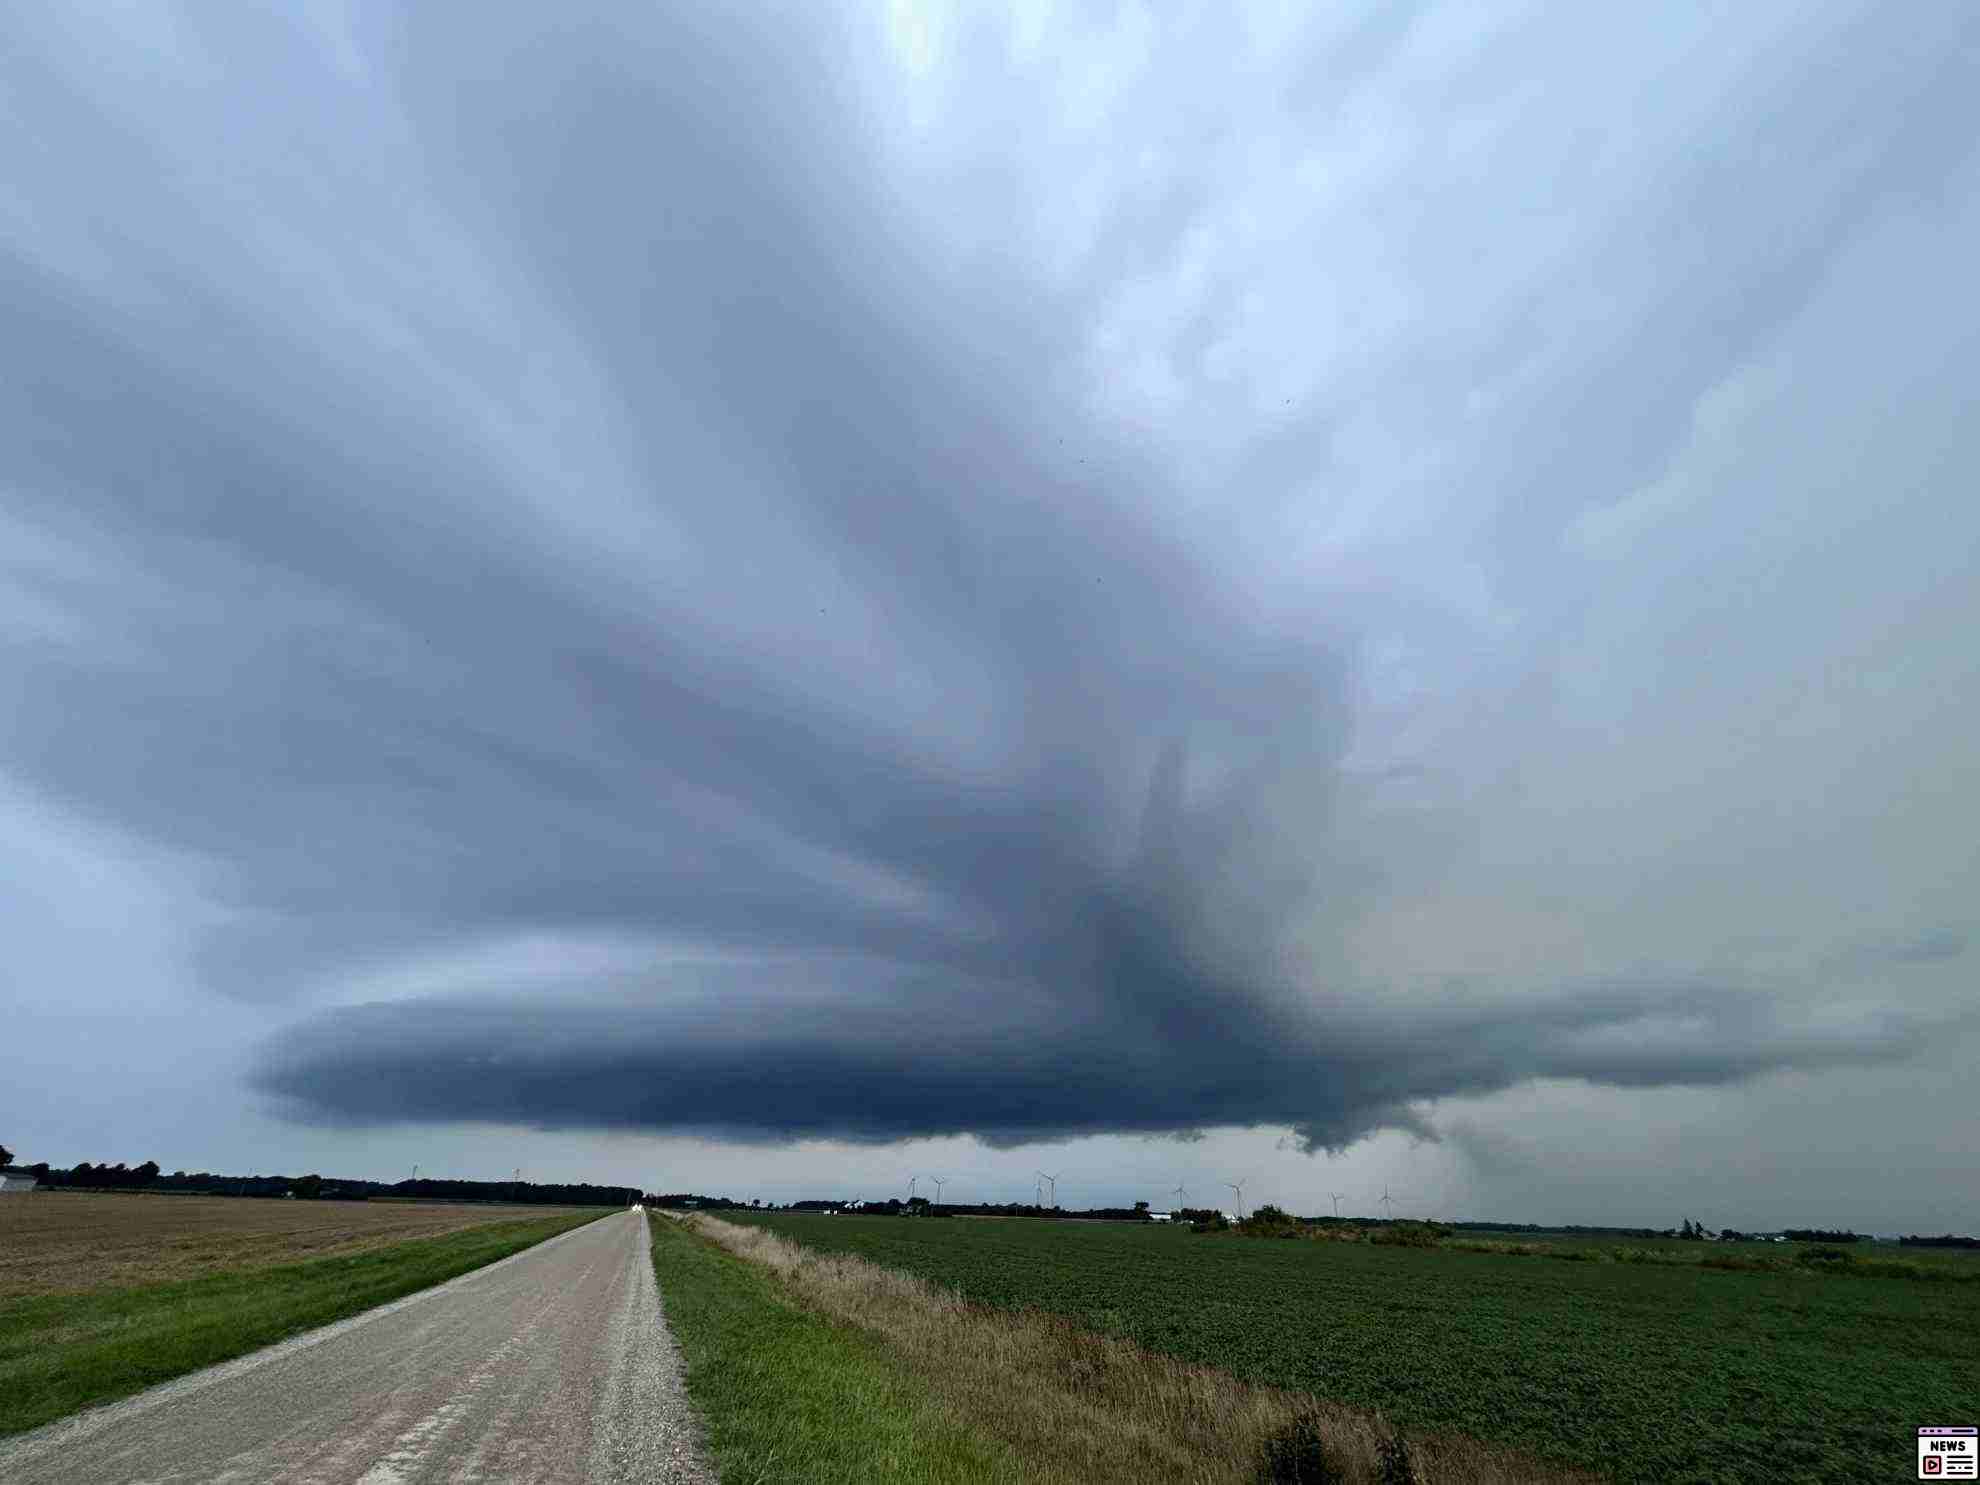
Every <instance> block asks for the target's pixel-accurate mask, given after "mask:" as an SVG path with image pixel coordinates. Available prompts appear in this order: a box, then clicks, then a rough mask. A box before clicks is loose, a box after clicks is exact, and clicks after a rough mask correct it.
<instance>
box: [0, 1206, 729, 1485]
mask: <svg viewBox="0 0 1980 1485" xmlns="http://www.w3.org/2000/svg"><path fill="white" fill-rule="evenodd" d="M0 1480H5V1481H6V1482H8V1485H40V1482H89V1485H119V1482H125V1485H135V1482H140V1481H142V1482H147V1485H154V1482H155V1485H177V1482H186V1485H191V1482H195V1481H196V1482H199V1485H213V1482H224V1485H255V1482H260V1481H282V1482H297V1485H409V1482H421V1481H441V1480H446V1481H462V1482H467V1481H487V1482H491V1485H494V1482H507V1481H517V1482H521V1481H544V1482H564V1481H569V1482H573V1485H576V1482H589V1481H600V1482H618V1481H652V1482H668V1485H673V1482H684V1485H714V1481H715V1472H714V1470H713V1469H712V1468H711V1467H710V1466H709V1464H708V1462H707V1457H706V1454H705V1452H704V1450H703V1447H702V1444H701V1439H700V1433H699V1429H698V1425H697V1421H696V1419H695V1416H694V1413H693V1411H692V1409H691V1408H690V1407H689V1405H688V1401H687V1397H686V1395H685V1393H684V1392H683V1390H682V1385H681V1364H680V1355H679V1352H678V1351H677V1350H676V1348H675V1346H674V1342H673V1338H672V1336H670V1335H669V1334H668V1332H667V1327H666V1324H665V1321H664V1319H663V1318H662V1314H661V1308H660V1295H659V1291H658V1289H657V1287H656V1286H655V1284H654V1280H653V1264H652V1261H651V1259H650V1257H649V1255H648V1235H647V1228H646V1215H645V1213H643V1212H641V1211H638V1210H634V1211H630V1212H618V1213H614V1214H613V1215H612V1216H609V1217H605V1218H601V1219H600V1220H599V1221H597V1222H592V1223H588V1224H587V1225H585V1226H583V1227H580V1228H577V1229H575V1230H574V1231H571V1232H568V1233H564V1234H562V1235H560V1236H558V1237H555V1238H552V1239H550V1240H549V1241H548V1242H545V1243H540V1244H538V1245H537V1246H536V1247H534V1248H530V1249H527V1250H525V1251H524V1252H521V1253H518V1254H516V1255H514V1256H513V1257H510V1258H505V1259H503V1260H501V1261H500V1262H499V1263H493V1264H490V1265H489V1266H488V1267H487V1268H484V1269H478V1270H476V1271H475V1272H474V1273H471V1274H464V1275H462V1276H461V1277H460V1278H458V1279H453V1280H451V1281H449V1282H448V1283H445V1284H442V1285H439V1286H437V1287H435V1288H433V1289H429V1290H426V1291H424V1292H423V1293H419V1294H413V1295H408V1296H407V1297H406V1298H404V1299H401V1300H396V1301H394V1302H393V1303H391V1304H388V1305H382V1306H380V1307H379V1308H378V1309H375V1310H369V1311H367V1312H365V1313H364V1314H362V1315H357V1316H353V1317H352V1318H351V1319H349V1320H343V1321H339V1322H338V1323H337V1324H335V1325H329V1326H325V1327H324V1328H323V1329H321V1330H315V1331H311V1332H309V1333H308V1334H306V1335H301V1336H297V1337H295V1338H294V1339H292V1340H287V1341H283V1342H282V1343H280V1344H279V1345H275V1346H270V1347H268V1348H266V1349H265V1350H262V1351H257V1352H254V1353H252V1354H251V1355H248V1356H243V1357H241V1358H239V1359H238V1360H235V1361H230V1362H226V1363H224V1364H222V1365H220V1366H216V1367H209V1368H208V1369H207V1370H205V1371H202V1372H195V1373H193V1374H192V1375H190V1376H186V1377H181V1378H179V1379H178V1380H176V1381H172V1382H167V1383H165V1384H164V1385H163V1386H160V1387H154V1388H152V1389H151V1390H150V1391H148V1392H144V1393H140V1394H139V1395H137V1396H136V1397H133V1398H129V1399H127V1400H126V1401H124V1402H120V1403H113V1404H111V1405H109V1406H107V1407H102V1408H93V1409H91V1410H89V1411H88V1412H85V1413H81V1414H78V1415H77V1416H76V1417H74V1418H69V1419H63V1420H61V1421H60V1422H57V1423H52V1424H50V1425H48V1426H47V1427H46V1428H42V1429H38V1430H36V1431H35V1432H33V1433H29V1434H23V1435H21V1436H20V1437H19V1438H17V1439H13V1440H9V1441H7V1442H4V1443H0Z"/></svg>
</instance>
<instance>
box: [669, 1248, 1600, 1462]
mask: <svg viewBox="0 0 1980 1485" xmlns="http://www.w3.org/2000/svg"><path fill="white" fill-rule="evenodd" d="M687 1220H689V1221H690V1222H691V1223H692V1224H693V1226H694V1228H695V1229H696V1230H697V1231H699V1232H701V1233H703V1234H704V1235H706V1236H707V1237H709V1238H711V1239H713V1240H714V1241H715V1242H717V1243H719V1244H721V1245H722V1246H723V1247H724V1248H726V1249H728V1250H729V1251H730V1252H732V1253H734V1254H736V1255H738V1256H739V1257H741V1258H744V1259H746V1260H748V1261H750V1262H752V1263H755V1264H759V1265H761V1266H762V1267H764V1268H766V1269H769V1270H770V1271H772V1272H773V1273H775V1274H776V1275H777V1276H778V1277H779V1278H780V1279H781V1280H782V1282H783V1283H784V1285H785V1287H786V1288H787V1289H788V1290H789V1292H790V1293H791V1294H792V1296H793V1297H794V1298H795V1299H796V1300H798V1301H799V1302H800V1303H802V1304H803V1305H805V1306H807V1307H808V1308H811V1309H813V1310H815V1311H817V1312H819V1313H821V1314H824V1315H827V1316H829V1317H831V1318H832V1319H835V1320H838V1321H842V1322H845V1323H847V1324H850V1325H854V1326H857V1327H859V1328H860V1329H862V1330H865V1331H868V1332H871V1333H873V1334H876V1335H878V1336H880V1337H881V1338H883V1339H884V1340H885V1341H886V1342H887V1343H888V1344H889V1346H890V1347H892V1348H893V1350H894V1351H895V1353H896V1354H898V1355H899V1356H900V1357H901V1358H902V1359H903V1360H904V1361H905V1362H906V1363H907V1364H908V1365H909V1366H911V1367H912V1368H913V1370H914V1372H915V1374H916V1376H917V1378H918V1379H920V1380H921V1381H922V1382H924V1383H925V1385H927V1386H928V1387H929V1389H930V1390H931V1391H932V1392H933V1394H934V1395H935V1396H936V1397H937V1398H938V1400H939V1401H940V1402H941V1403H942V1404H943V1405H944V1406H945V1407H947V1408H948V1409H950V1410H951V1412H952V1413H953V1414H954V1415H956V1416H958V1417H960V1418H962V1419H963V1420H964V1421H966V1422H967V1423H968V1424H969V1425H970V1426H971V1427H973V1428H977V1429H980V1430H982V1431H984V1432H985V1433H986V1434H989V1435H990V1436H992V1437H995V1438H998V1439H1002V1440H1003V1441H1005V1442H1006V1443H1008V1444H1010V1445H1011V1446H1012V1447H1013V1448H1014V1449H1015V1450H1016V1451H1017V1452H1018V1453H1019V1454H1020V1455H1021V1456H1022V1457H1023V1458H1024V1459H1025V1460H1026V1461H1027V1462H1028V1463H1029V1464H1031V1465H1032V1466H1033V1476H1034V1478H1036V1479H1038V1480H1042V1481H1048V1482H1061V1481H1063V1482H1066V1485H1089V1482H1107V1481H1115V1480H1119V1481H1134V1482H1136V1485H1145V1482H1147V1481H1150V1480H1162V1481H1171V1480H1173V1481H1189V1482H1199V1481H1200V1482H1206V1485H1207V1482H1233V1485H1235V1482H1241V1481H1242V1482H1251V1481H1255V1480H1258V1479H1259V1478H1260V1471H1261V1467H1262V1464H1263V1461H1264V1460H1265V1457H1266V1453H1267V1449H1268V1446H1269V1445H1270V1443H1271V1441H1273V1440H1275V1439H1279V1440H1284V1439H1288V1438H1291V1437H1293V1436H1294V1434H1295V1431H1296V1430H1297V1429H1299V1427H1300V1425H1301V1424H1302V1423H1305V1424H1307V1425H1310V1426H1312V1427H1314V1428H1317V1430H1318V1433H1319V1435H1320V1437H1321V1438H1322V1439H1324V1440H1325V1441H1326V1444H1327V1447H1328V1450H1329V1453H1330V1455H1331V1456H1332V1458H1333V1460H1334V1461H1335V1462H1336V1463H1337V1465H1338V1466H1339V1474H1338V1477H1337V1478H1339V1479H1340V1480H1342V1481H1344V1482H1357V1485H1361V1482H1366V1485H1381V1482H1383V1481H1384V1479H1385V1476H1384V1474H1383V1468H1382V1462H1381V1453H1380V1451H1381V1447H1382V1445H1383V1444H1384V1442H1386V1441H1388V1440H1391V1439H1392V1438H1393V1437H1394V1434H1393V1431H1392V1430H1391V1429H1390V1428H1389V1427H1388V1425H1387V1424H1386V1423H1385V1422H1384V1421H1383V1419H1382V1418H1381V1417H1380V1416H1379V1415H1377V1414H1372V1413H1368V1412H1365V1411H1362V1410H1360V1409H1356V1408H1349V1407H1345V1406H1343V1405H1340V1404H1337V1403H1330V1402H1325V1401H1321V1400H1318V1399H1315V1398H1311V1397H1305V1396H1301V1395H1299V1394H1296V1393H1290V1392H1284V1391H1280V1390H1278V1389H1276V1388H1268V1387H1259V1386H1253V1385H1251V1384H1249V1383H1246V1382H1243V1381H1240V1380H1238V1379H1237V1378H1235V1377H1232V1376H1229V1375H1227V1374H1225V1373H1223V1372H1219V1371H1216V1370H1214V1369H1212V1368H1209V1367H1203V1366H1192V1365H1189V1364H1187V1363H1184V1362H1180V1361H1177V1360H1174V1359H1173V1358H1170V1357H1166V1356H1159V1355H1155V1354H1153V1353H1151V1352H1148V1351H1144V1350H1142V1349H1141V1348H1140V1347H1138V1346H1135V1345H1133V1344H1131V1343H1129V1342H1127V1341H1123V1340H1120V1339H1117V1338H1115V1337H1111V1336H1105V1335H1097V1334H1095V1333H1093V1332H1091V1331H1088V1330H1083V1329H1081V1328H1079V1327H1078V1326H1075V1325H1073V1324H1071V1323H1070V1322H1068V1321H1066V1320H1063V1319H1060V1318H1058V1317H1056V1316H1053V1315H1047V1314H1042V1313H1039V1312H1036V1311H1024V1312H1018V1313H1013V1312H1010V1311H1004V1310H993V1309H989V1308H986V1307H983V1306H979V1305H972V1304H970V1303H968V1302H967V1301H965V1300H964V1299H963V1298H962V1297H961V1296H960V1295H959V1294H957V1293H956V1292H955V1291H954V1290H951V1289H947V1288H944V1287H943V1286H941V1285H938V1284H934V1283H931V1282H929V1281H928V1280H926V1279H922V1278H920V1277H918V1276H916V1275H913V1274H906V1273H901V1272H899V1271H898V1270H895V1269H889V1268H882V1267H880V1266H879V1265H877V1264H873V1263H869V1262H867V1261H866V1260H865V1259H862V1258H854V1257H851V1256H848V1255H845V1254H835V1253H819V1252H816V1251H814V1250H812V1249H809V1248H805V1247H802V1246H800V1245H799V1244H796V1243H793V1242H791V1241H789V1240H788V1239H786V1238H783V1237H780V1236H778V1235H777V1234H776V1233H773V1232H768V1231H765V1230H764V1229H762V1228H757V1227H743V1226H738V1225H737V1224H735V1223H731V1222H723V1221H721V1220H720V1219H718V1218H715V1217H710V1216H707V1215H697V1216H694V1217H692V1218H689V1219H687ZM1407 1442H1408V1448H1409V1453H1410V1455H1411V1459H1412V1462H1413V1464H1414V1477H1415V1479H1416V1480H1418V1481H1420V1482H1422V1485H1446V1482H1448V1485H1590V1482H1592V1481H1594V1479H1595V1478H1596V1477H1594V1476H1590V1475H1585V1474H1577V1473H1574V1472H1572V1471H1568V1470H1564V1469H1561V1468H1558V1467H1555V1466H1551V1465H1546V1464H1539V1463H1535V1462H1534V1461H1532V1460H1529V1459H1525V1458H1523V1457H1521V1456H1520V1455H1518V1454H1516V1453H1514V1452H1513V1451H1511V1450H1507V1449H1500V1448H1496V1447H1494V1446H1492V1445H1489V1444H1484V1443H1481V1442H1479V1441H1478V1440H1476V1439H1470V1438H1464V1437H1461V1436H1456V1435H1449V1434H1444V1435H1432V1434H1422V1435H1411V1436H1410V1437H1409V1439H1408V1441H1407ZM1305 1478H1311V1479H1319V1478H1323V1477H1322V1476H1319V1475H1310V1476H1306V1477H1305ZM1387 1478H1388V1479H1394V1478H1395V1476H1394V1475H1393V1474H1391V1475H1389V1476H1388V1477H1387Z"/></svg>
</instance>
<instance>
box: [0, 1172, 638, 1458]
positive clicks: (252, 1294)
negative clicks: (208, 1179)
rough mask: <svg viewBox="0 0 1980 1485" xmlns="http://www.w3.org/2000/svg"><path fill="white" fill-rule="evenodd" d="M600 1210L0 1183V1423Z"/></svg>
mask: <svg viewBox="0 0 1980 1485" xmlns="http://www.w3.org/2000/svg"><path fill="white" fill-rule="evenodd" d="M611 1210H612V1209H611V1208H608V1207H532V1206H494V1205H486V1206H483V1205H443V1204H438V1203H436V1204H434V1205H431V1206H426V1205H420V1204H414V1203H406V1204H400V1203H396V1202H393V1203H384V1202H380V1203H372V1202H312V1201H271V1200H253V1199H238V1198H229V1197H200V1196H127V1195H112V1194H103V1195H94V1194H88V1193H70V1192H62V1193H56V1194H47V1195H44V1194H42V1193H39V1192H36V1193H32V1194H30V1195H26V1196H9V1197H4V1198H0V1435H5V1434H11V1433H20V1432H23V1431H25V1430H27V1429H31V1428H35V1427H38V1426H39V1425H41V1424H44V1423H48V1422H51V1421H53V1420H54V1419H57V1418H60V1417H62V1416H64V1415H65V1414H68V1413H73V1412H75V1411H76V1410H77V1409H78V1408H83V1407H88V1406H90V1405H91V1404H94V1403H102V1402H108V1401H111V1400H112V1399H115V1398H119V1397H127V1396H129V1395H130V1394H131V1393H133V1392H138V1391H141V1390H143V1389H144V1388H146V1387H150V1386H152V1385H154V1384H156V1383H159V1382H163V1381H166V1380H168V1379H170V1378H172V1377H177V1376H182V1375H184V1374H185V1373H187V1372H190V1371H196V1370H198V1369H199V1368H200V1367H204V1366H211V1365H213V1364H214V1363H215V1362H220V1361H226V1360H228V1359H229V1358H231V1357H235V1356H240V1355H242V1354H244V1353H246V1352H248V1351H252V1350H254V1349H256V1348H257V1347H260V1346H266V1345H270V1344H272V1343H274V1342H276V1341H279V1340H283V1339H285V1338H287V1337H289V1336H292V1335H296V1334H299V1333H300V1332H302V1331H305V1330H311V1329H314V1328H315V1327H317V1326H320V1325H328V1324H330V1323H331V1322H332V1321H335V1320H341V1319H344V1318H346V1317H347V1316H350V1315H355V1314H359V1313H361V1312H362V1311H364V1310H368V1309H371V1308H373V1307H374V1306H376V1305H381V1304H385V1303H387V1302H389V1301H391V1300H394V1299H398V1298H400V1297H401V1296H403V1295H407V1294H411V1293H414V1292H415V1291H417V1290H421V1289H426V1288H430V1287H431V1286H432V1285H435V1284H440V1283H444V1282H445V1281H447V1280H448V1279H452V1278H456V1277H458V1276H459V1275H461V1274H464V1273H468V1272H471V1271H472V1270H474V1269H477V1268H480V1267H482V1266H483V1265H485V1264H489V1263H493V1262H495V1261H497V1260H498V1259H502V1258H506V1257H508V1256H510V1255H511V1254H514V1253H519V1252H521V1251H522V1250H523V1249H525V1248H529V1247H532V1246H534V1245H535V1244H537V1243H540V1242H542V1241H544V1240H545V1239H546V1238H551V1237H555V1236H557V1235H558V1234H559V1233H563V1232H568V1231H569V1230H570V1229H571V1228H573V1227H578V1226H581V1225H583V1224H584V1223H586V1222H591V1221H595V1220H596V1219H597V1218H599V1217H601V1216H604V1215H605V1214H606V1213H607V1212H609V1211H611Z"/></svg>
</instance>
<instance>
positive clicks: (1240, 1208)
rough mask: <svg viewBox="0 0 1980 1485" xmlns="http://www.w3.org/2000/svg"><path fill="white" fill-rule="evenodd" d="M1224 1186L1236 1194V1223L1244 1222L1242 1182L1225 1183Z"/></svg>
mask: <svg viewBox="0 0 1980 1485" xmlns="http://www.w3.org/2000/svg"><path fill="white" fill-rule="evenodd" d="M1224 1184H1225V1185H1226V1186H1228V1187H1230V1188H1231V1190H1233V1191H1235V1192H1236V1193H1237V1209H1238V1221H1240V1222H1242V1221H1243V1220H1244V1182H1242V1181H1226V1182H1224Z"/></svg>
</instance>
